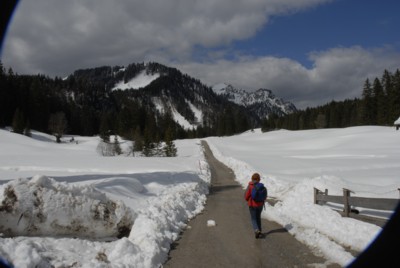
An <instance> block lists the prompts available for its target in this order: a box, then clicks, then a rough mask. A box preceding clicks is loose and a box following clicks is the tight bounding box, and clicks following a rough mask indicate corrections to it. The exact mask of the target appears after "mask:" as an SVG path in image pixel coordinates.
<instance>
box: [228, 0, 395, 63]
mask: <svg viewBox="0 0 400 268" xmlns="http://www.w3.org/2000/svg"><path fill="white" fill-rule="evenodd" d="M399 12H400V4H399V3H398V1H397V2H396V1H395V0H383V1H371V0H369V1H368V0H367V1H365V0H364V1H363V0H339V1H334V2H332V3H328V4H325V5H321V6H318V7H315V8H311V9H309V10H306V11H303V12H299V13H295V14H292V15H283V16H276V17H272V18H271V19H270V22H269V23H268V24H267V25H266V26H265V27H264V28H263V29H262V30H261V31H260V32H259V33H258V34H257V35H255V36H254V37H252V38H250V39H248V40H244V41H240V42H238V43H237V45H236V47H237V48H238V49H240V50H243V51H251V53H254V54H257V55H274V56H276V57H289V58H291V59H295V60H298V61H299V62H301V63H302V64H304V65H306V66H308V67H311V66H310V63H311V62H310V61H309V59H308V53H309V52H311V51H315V50H317V51H319V50H325V49H327V48H331V47H351V46H362V47H364V48H375V47H382V46H385V45H391V46H393V47H394V48H396V49H397V50H399V49H400V35H399V34H397V32H398V31H399V30H398V27H399V26H400V16H399Z"/></svg>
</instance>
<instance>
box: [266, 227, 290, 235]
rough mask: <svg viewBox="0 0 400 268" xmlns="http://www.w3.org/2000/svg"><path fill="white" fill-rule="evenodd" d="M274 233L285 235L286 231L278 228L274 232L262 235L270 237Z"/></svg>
mask: <svg viewBox="0 0 400 268" xmlns="http://www.w3.org/2000/svg"><path fill="white" fill-rule="evenodd" d="M274 233H287V230H286V229H285V228H279V229H275V230H271V231H269V232H267V233H264V234H263V235H264V236H267V235H270V234H274Z"/></svg>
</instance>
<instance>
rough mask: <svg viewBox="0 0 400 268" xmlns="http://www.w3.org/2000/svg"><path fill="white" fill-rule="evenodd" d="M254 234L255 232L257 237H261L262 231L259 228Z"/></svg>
mask: <svg viewBox="0 0 400 268" xmlns="http://www.w3.org/2000/svg"><path fill="white" fill-rule="evenodd" d="M254 234H255V237H256V238H259V237H261V232H260V231H259V230H256V231H255V232H254Z"/></svg>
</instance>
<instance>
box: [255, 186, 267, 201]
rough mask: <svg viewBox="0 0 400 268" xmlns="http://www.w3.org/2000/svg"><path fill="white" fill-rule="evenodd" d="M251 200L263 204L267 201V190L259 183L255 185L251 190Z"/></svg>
mask: <svg viewBox="0 0 400 268" xmlns="http://www.w3.org/2000/svg"><path fill="white" fill-rule="evenodd" d="M251 199H253V200H254V201H256V202H264V201H265V199H267V188H265V186H264V184H262V183H261V182H258V183H255V184H254V185H253V189H252V190H251Z"/></svg>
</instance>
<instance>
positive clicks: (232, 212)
mask: <svg viewBox="0 0 400 268" xmlns="http://www.w3.org/2000/svg"><path fill="white" fill-rule="evenodd" d="M202 144H203V146H204V148H205V155H206V159H207V161H208V163H209V166H210V169H211V187H210V194H209V196H208V197H207V203H206V206H205V209H204V210H203V212H202V213H201V214H199V215H198V216H196V217H195V218H194V219H192V220H191V221H190V222H189V223H188V228H186V230H185V231H184V232H182V233H181V235H180V237H179V238H178V240H177V241H176V242H175V243H173V244H172V247H171V250H170V252H169V258H168V260H167V262H166V263H165V264H164V267H179V268H181V267H248V268H251V267H274V268H277V267H278V268H279V267H297V268H299V267H340V266H339V265H337V264H329V265H328V263H327V261H326V260H325V259H324V258H322V257H318V256H316V255H314V254H313V252H312V251H311V250H310V248H308V247H307V246H306V245H304V244H302V243H300V242H299V241H297V240H296V239H295V238H294V237H293V236H292V235H291V234H290V233H288V231H287V230H286V229H285V228H284V227H282V226H280V225H279V224H277V223H275V222H271V221H267V220H264V219H263V220H262V227H263V238H261V239H256V238H255V237H254V233H253V230H252V227H251V222H250V213H249V209H248V207H247V203H246V201H245V200H244V190H243V188H242V187H241V186H240V185H239V184H238V183H237V182H236V181H235V175H234V173H233V172H232V170H231V169H229V168H228V167H226V166H225V165H224V164H222V163H221V162H219V161H218V160H217V159H215V158H214V156H213V155H212V152H211V151H210V149H209V147H208V145H207V143H206V142H204V141H203V142H202ZM250 176H251V174H249V178H250ZM209 220H213V221H215V223H216V225H215V226H208V225H207V222H208V221H209Z"/></svg>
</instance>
